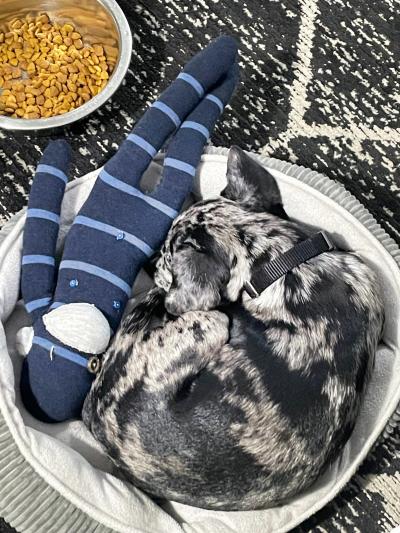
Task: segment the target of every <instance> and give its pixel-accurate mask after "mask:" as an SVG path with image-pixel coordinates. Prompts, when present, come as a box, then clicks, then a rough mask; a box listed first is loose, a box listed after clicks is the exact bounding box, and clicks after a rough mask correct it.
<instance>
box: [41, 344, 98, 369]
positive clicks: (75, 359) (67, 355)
mask: <svg viewBox="0 0 400 533" xmlns="http://www.w3.org/2000/svg"><path fill="white" fill-rule="evenodd" d="M32 343H33V344H36V345H38V346H40V347H42V348H44V349H45V350H48V351H49V352H50V350H51V349H52V348H53V354H54V355H59V356H60V357H62V358H63V359H68V361H71V362H72V363H76V364H77V365H79V366H83V367H85V368H87V363H88V362H87V359H85V358H84V357H82V356H81V355H79V354H77V353H75V352H71V350H67V349H66V348H63V347H62V346H58V345H57V344H53V343H52V342H51V341H49V340H47V339H44V338H43V337H36V336H35V337H33V340H32Z"/></svg>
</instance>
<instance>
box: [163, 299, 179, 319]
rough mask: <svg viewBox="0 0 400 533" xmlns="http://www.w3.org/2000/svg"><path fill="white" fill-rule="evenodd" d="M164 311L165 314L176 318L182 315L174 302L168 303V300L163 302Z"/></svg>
mask: <svg viewBox="0 0 400 533" xmlns="http://www.w3.org/2000/svg"><path fill="white" fill-rule="evenodd" d="M165 309H166V311H167V313H168V314H169V315H171V316H173V317H177V316H180V315H181V314H182V311H181V310H180V309H179V308H178V306H177V305H176V303H175V302H169V301H168V300H165Z"/></svg>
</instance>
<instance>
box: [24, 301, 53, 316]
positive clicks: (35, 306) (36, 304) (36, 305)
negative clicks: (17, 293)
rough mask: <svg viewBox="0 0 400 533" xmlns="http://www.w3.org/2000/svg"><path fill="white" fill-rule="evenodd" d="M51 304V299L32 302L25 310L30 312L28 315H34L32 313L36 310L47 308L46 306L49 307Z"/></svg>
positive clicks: (26, 305) (27, 304)
mask: <svg viewBox="0 0 400 533" xmlns="http://www.w3.org/2000/svg"><path fill="white" fill-rule="evenodd" d="M50 302H51V298H40V299H38V300H31V301H30V302H28V303H26V304H25V309H26V310H27V311H28V313H32V311H36V309H40V308H41V307H46V305H49V303H50Z"/></svg>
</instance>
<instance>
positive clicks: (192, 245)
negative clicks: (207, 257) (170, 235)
mask: <svg viewBox="0 0 400 533" xmlns="http://www.w3.org/2000/svg"><path fill="white" fill-rule="evenodd" d="M180 248H181V249H183V250H184V249H185V248H192V249H193V250H195V251H196V252H199V253H205V249H204V248H203V247H202V246H200V244H199V243H198V242H196V241H193V240H191V239H189V240H186V241H184V242H183V243H181V245H180Z"/></svg>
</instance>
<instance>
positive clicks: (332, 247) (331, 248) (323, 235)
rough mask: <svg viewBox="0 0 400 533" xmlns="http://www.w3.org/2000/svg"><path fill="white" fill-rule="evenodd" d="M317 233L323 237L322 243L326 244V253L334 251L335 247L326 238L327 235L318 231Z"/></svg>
mask: <svg viewBox="0 0 400 533" xmlns="http://www.w3.org/2000/svg"><path fill="white" fill-rule="evenodd" d="M319 233H320V235H321V236H322V237H323V239H324V241H325V242H326V245H327V246H328V250H327V252H330V251H332V250H334V249H335V245H334V244H333V242H332V241H331V240H330V238H329V237H328V234H327V233H325V231H320V232H319Z"/></svg>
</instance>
